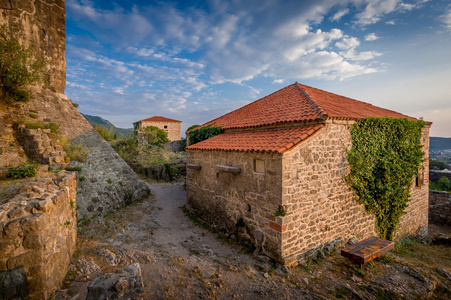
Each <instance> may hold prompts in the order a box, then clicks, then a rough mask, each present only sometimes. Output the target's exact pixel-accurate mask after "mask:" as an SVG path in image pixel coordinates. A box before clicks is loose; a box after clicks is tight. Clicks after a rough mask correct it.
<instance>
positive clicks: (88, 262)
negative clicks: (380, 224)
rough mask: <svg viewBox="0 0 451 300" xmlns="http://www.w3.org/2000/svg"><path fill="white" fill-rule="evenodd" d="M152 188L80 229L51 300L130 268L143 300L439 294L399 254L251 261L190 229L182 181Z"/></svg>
mask: <svg viewBox="0 0 451 300" xmlns="http://www.w3.org/2000/svg"><path fill="white" fill-rule="evenodd" d="M149 187H150V188H151V190H152V191H153V193H152V194H153V195H152V197H150V198H149V199H147V200H145V201H142V202H138V203H133V204H131V205H128V206H126V207H124V208H121V209H119V210H117V211H116V212H113V213H110V214H108V215H107V216H104V217H97V218H96V219H93V220H92V222H91V223H89V224H85V225H82V224H80V227H79V238H78V250H77V253H76V255H75V256H74V258H73V260H72V263H71V265H72V267H71V270H70V271H69V273H68V276H67V283H66V288H69V289H67V290H65V291H63V292H61V293H59V294H58V296H57V298H56V299H85V298H86V295H87V286H88V285H89V284H90V281H91V280H92V279H93V278H95V277H96V276H99V275H101V274H105V273H112V272H115V271H116V270H118V269H123V268H125V267H126V266H128V265H130V264H133V263H139V265H140V267H141V272H142V280H143V283H144V293H143V294H141V295H139V297H142V298H143V299H233V298H236V299H341V298H344V299H378V297H379V298H380V297H381V296H383V297H385V298H390V297H391V296H393V297H394V296H398V294H399V295H401V297H403V298H407V299H415V298H424V297H426V296H427V297H429V296H430V295H431V293H432V291H434V293H437V291H436V290H437V286H439V282H438V281H437V280H438V279H437V278H439V277H437V276H436V275H434V274H435V273H433V271H431V270H432V267H426V266H421V265H419V264H418V262H417V261H415V264H412V263H410V262H409V261H407V260H405V259H402V258H398V257H396V256H393V257H388V258H386V259H385V260H378V261H375V263H374V264H371V265H366V266H364V267H363V268H361V267H359V266H356V265H355V264H353V263H352V262H350V261H349V260H347V259H345V258H343V257H341V256H340V255H338V254H336V253H333V254H332V255H331V256H329V257H326V258H320V259H318V260H315V261H313V262H311V263H309V264H304V265H300V266H298V267H292V268H284V267H282V266H278V265H276V264H275V263H273V262H272V261H271V260H270V259H269V258H268V257H266V256H263V255H262V256H257V257H253V256H251V255H250V254H245V253H244V252H243V248H242V247H241V246H240V245H238V244H236V243H235V242H233V241H230V240H228V239H225V238H224V237H223V236H221V235H218V234H217V233H213V232H212V231H211V230H209V229H204V228H202V227H200V226H197V225H194V224H193V222H192V221H191V220H190V219H189V218H188V217H187V216H186V215H185V213H184V212H183V210H182V207H183V206H184V205H185V202H186V192H185V190H184V189H183V184H182V183H176V184H167V183H149ZM418 247H420V246H418ZM426 247H432V246H426ZM437 249H439V251H442V252H443V255H444V257H449V255H451V251H450V249H449V248H446V247H444V248H437ZM99 251H103V253H105V251H107V252H109V254H108V255H107V256H105V254H101V252H99ZM419 258H420V259H422V258H421V257H420V256H419ZM413 265H415V267H413ZM445 267H446V268H451V266H445ZM431 272H432V273H431ZM450 274H451V273H450ZM450 279H451V275H450ZM406 282H407V283H408V285H406ZM449 285H450V286H451V281H450V282H449ZM407 286H408V287H407ZM406 287H407V288H406ZM445 292H447V293H449V290H445ZM440 293H442V290H440ZM434 295H439V296H442V295H441V294H434ZM448 295H450V294H445V296H446V297H447V296H448ZM450 296H451V295H450ZM73 297H75V298H73ZM77 297H78V298H77ZM136 297H137V298H139V297H138V296H136ZM129 298H131V299H135V297H134V296H132V297H129ZM439 298H440V297H438V298H437V299H439ZM112 299H119V298H114V297H113V298H112ZM121 299H122V298H121Z"/></svg>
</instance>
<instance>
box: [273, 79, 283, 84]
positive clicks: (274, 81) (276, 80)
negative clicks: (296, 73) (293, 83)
mask: <svg viewBox="0 0 451 300" xmlns="http://www.w3.org/2000/svg"><path fill="white" fill-rule="evenodd" d="M284 82H285V79H274V80H273V81H272V83H273V84H276V83H277V84H282V83H284Z"/></svg>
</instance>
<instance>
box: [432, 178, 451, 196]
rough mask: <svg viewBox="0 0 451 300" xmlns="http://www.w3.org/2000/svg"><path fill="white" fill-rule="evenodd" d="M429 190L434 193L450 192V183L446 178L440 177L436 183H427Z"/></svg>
mask: <svg viewBox="0 0 451 300" xmlns="http://www.w3.org/2000/svg"><path fill="white" fill-rule="evenodd" d="M429 189H430V190H434V191H447V192H451V181H450V180H449V179H448V177H446V176H442V177H441V178H440V179H439V180H438V182H437V183H435V182H432V181H429Z"/></svg>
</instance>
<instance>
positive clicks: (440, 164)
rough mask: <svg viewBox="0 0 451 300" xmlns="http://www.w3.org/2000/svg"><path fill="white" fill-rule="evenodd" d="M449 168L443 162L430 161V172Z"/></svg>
mask: <svg viewBox="0 0 451 300" xmlns="http://www.w3.org/2000/svg"><path fill="white" fill-rule="evenodd" d="M446 168H448V165H447V164H445V163H444V162H443V161H438V160H431V161H429V169H430V170H443V169H446Z"/></svg>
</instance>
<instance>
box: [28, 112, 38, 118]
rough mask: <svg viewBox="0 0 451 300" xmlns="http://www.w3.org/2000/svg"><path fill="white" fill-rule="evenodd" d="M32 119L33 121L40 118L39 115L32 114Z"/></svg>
mask: <svg viewBox="0 0 451 300" xmlns="http://www.w3.org/2000/svg"><path fill="white" fill-rule="evenodd" d="M30 118H32V119H37V118H38V115H37V114H33V113H31V114H30Z"/></svg>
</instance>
